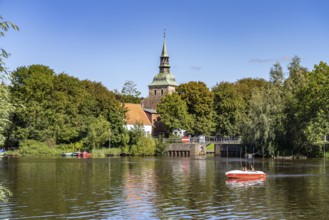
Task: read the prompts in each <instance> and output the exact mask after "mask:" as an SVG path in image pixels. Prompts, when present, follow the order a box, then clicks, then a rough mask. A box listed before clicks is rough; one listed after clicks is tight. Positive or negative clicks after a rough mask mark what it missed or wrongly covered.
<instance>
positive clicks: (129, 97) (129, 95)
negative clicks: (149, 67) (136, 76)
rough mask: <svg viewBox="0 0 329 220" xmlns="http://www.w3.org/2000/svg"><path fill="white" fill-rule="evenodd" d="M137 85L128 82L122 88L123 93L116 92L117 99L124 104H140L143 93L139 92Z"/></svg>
mask: <svg viewBox="0 0 329 220" xmlns="http://www.w3.org/2000/svg"><path fill="white" fill-rule="evenodd" d="M136 87H137V85H136V84H135V83H134V82H133V81H126V82H125V83H124V85H123V87H122V90H121V93H119V92H118V91H115V93H116V98H117V99H118V100H120V101H121V102H123V103H136V104H138V103H140V102H141V101H142V99H141V98H140V95H141V92H140V91H138V90H137V88H136Z"/></svg>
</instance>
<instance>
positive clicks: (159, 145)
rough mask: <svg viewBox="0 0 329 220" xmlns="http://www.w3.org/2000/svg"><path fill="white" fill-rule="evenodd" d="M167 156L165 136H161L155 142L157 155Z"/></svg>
mask: <svg viewBox="0 0 329 220" xmlns="http://www.w3.org/2000/svg"><path fill="white" fill-rule="evenodd" d="M166 154H167V144H166V143H165V142H164V141H163V136H162V135H160V136H159V137H158V139H156V140H155V155H157V156H165V155H166Z"/></svg>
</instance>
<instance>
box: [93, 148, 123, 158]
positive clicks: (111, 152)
mask: <svg viewBox="0 0 329 220" xmlns="http://www.w3.org/2000/svg"><path fill="white" fill-rule="evenodd" d="M120 154H121V149H120V148H102V149H93V150H92V152H91V156H92V157H93V158H104V157H108V156H119V155H120Z"/></svg>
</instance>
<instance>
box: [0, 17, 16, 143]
mask: <svg viewBox="0 0 329 220" xmlns="http://www.w3.org/2000/svg"><path fill="white" fill-rule="evenodd" d="M10 28H12V29H14V30H19V28H18V27H17V26H16V25H15V24H13V23H11V22H10V21H4V20H3V18H2V17H1V16H0V37H3V36H5V32H6V31H8V30H9V29H10ZM8 56H9V54H8V53H7V52H6V51H5V50H4V49H3V48H0V146H2V145H3V144H4V142H5V136H4V132H5V129H6V127H7V125H8V123H9V116H10V114H11V112H12V111H13V110H14V106H13V104H12V102H11V98H10V94H9V91H8V87H7V86H6V85H5V79H6V78H7V68H6V66H5V62H4V59H6V58H8Z"/></svg>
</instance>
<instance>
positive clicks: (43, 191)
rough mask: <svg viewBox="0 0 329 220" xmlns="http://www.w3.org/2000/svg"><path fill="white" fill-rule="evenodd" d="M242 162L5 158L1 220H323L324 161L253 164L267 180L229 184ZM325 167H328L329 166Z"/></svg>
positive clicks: (326, 198) (0, 167)
mask: <svg viewBox="0 0 329 220" xmlns="http://www.w3.org/2000/svg"><path fill="white" fill-rule="evenodd" d="M241 163H242V162H241V160H239V159H225V158H217V157H194V158H193V157H191V158H152V157H146V158H142V157H135V158H129V157H126V158H109V159H85V160H81V159H56V160H32V159H22V158H12V159H4V160H2V161H0V180H1V181H2V183H3V185H5V186H6V187H7V188H8V189H9V190H10V191H12V192H13V196H12V197H9V199H8V203H1V202H0V219H24V218H25V219H26V218H30V219H35V218H43V219H54V218H65V219H66V218H78V219H184V218H192V219H222V218H224V219H238V218H242V219H248V218H249V219H267V218H270V219H291V218H302V219H310V218H320V219H321V217H326V213H327V207H326V204H327V203H329V189H328V184H329V177H328V175H327V174H325V173H324V171H325V170H326V168H325V167H323V166H325V164H324V163H323V161H322V160H303V161H273V160H255V161H254V167H255V168H257V169H260V170H263V171H264V172H266V173H267V174H268V178H267V179H266V180H264V181H262V180H251V181H250V180H248V181H241V180H228V179H227V178H226V176H225V172H226V171H228V170H233V169H239V168H240V167H241ZM327 164H328V163H327Z"/></svg>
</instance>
